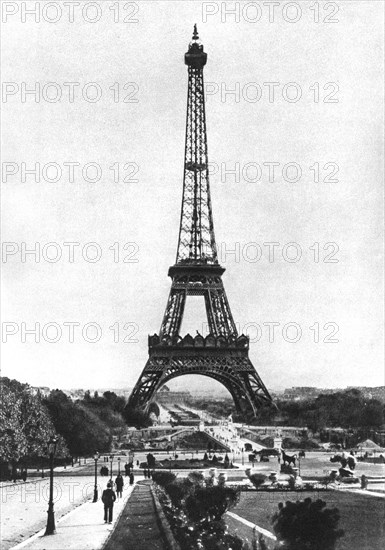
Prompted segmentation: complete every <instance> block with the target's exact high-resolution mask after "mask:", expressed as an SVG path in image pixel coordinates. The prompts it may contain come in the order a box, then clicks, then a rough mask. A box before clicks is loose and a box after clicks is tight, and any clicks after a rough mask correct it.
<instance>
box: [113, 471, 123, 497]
mask: <svg viewBox="0 0 385 550" xmlns="http://www.w3.org/2000/svg"><path fill="white" fill-rule="evenodd" d="M115 484H116V493H117V495H118V497H119V498H122V491H123V485H124V481H123V477H122V474H118V476H117V478H116V479H115Z"/></svg>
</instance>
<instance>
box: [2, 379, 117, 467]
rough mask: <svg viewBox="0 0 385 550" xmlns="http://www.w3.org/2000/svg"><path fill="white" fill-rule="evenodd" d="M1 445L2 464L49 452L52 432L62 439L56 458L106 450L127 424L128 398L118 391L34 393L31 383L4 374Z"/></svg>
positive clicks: (44, 454) (59, 439)
mask: <svg viewBox="0 0 385 550" xmlns="http://www.w3.org/2000/svg"><path fill="white" fill-rule="evenodd" d="M1 394H2V399H1V403H0V426H1V427H0V449H1V460H2V461H3V462H18V461H19V460H21V459H25V458H27V457H28V459H33V458H38V457H45V456H47V443H48V440H49V438H50V436H52V435H54V436H56V437H57V439H58V445H57V456H59V457H65V456H86V455H90V454H93V453H94V452H95V450H98V451H99V452H108V451H109V450H110V448H111V443H112V439H113V436H117V437H118V438H119V436H121V435H122V434H123V433H124V431H125V427H126V423H125V420H124V418H123V414H122V413H123V411H124V407H125V399H124V398H123V397H120V396H117V395H116V394H115V393H114V392H108V391H107V392H105V393H104V394H103V395H102V396H99V395H98V393H97V392H95V394H94V395H93V396H91V394H90V392H89V391H87V392H86V393H85V395H84V397H83V399H78V400H76V401H72V399H70V398H69V397H68V396H67V395H66V394H65V393H64V392H62V391H61V390H53V391H51V393H50V394H49V395H48V396H47V397H43V396H42V395H41V394H40V393H34V392H32V390H31V388H30V386H28V384H21V383H20V382H18V381H17V380H10V379H9V378H5V377H3V378H1Z"/></svg>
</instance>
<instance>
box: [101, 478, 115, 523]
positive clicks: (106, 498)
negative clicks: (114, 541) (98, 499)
mask: <svg viewBox="0 0 385 550" xmlns="http://www.w3.org/2000/svg"><path fill="white" fill-rule="evenodd" d="M115 500H116V495H115V492H114V491H113V490H112V483H111V482H110V481H109V482H108V483H107V489H104V491H103V495H102V502H103V504H104V523H107V516H108V523H112V514H113V509H114V502H115Z"/></svg>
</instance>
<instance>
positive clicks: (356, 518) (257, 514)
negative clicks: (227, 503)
mask: <svg viewBox="0 0 385 550" xmlns="http://www.w3.org/2000/svg"><path fill="white" fill-rule="evenodd" d="M307 497H310V498H311V499H312V500H317V498H321V499H322V500H324V501H326V503H327V505H328V506H329V507H337V508H338V509H339V511H340V516H341V519H340V523H339V527H341V528H342V529H344V531H345V535H344V536H343V537H342V538H341V539H340V540H339V542H338V543H337V546H336V548H337V550H380V549H381V550H382V548H383V547H384V540H385V528H384V512H385V499H382V498H377V497H373V496H366V495H360V494H354V493H351V492H346V493H343V492H340V491H330V492H329V491H328V492H322V493H319V494H317V493H316V492H315V493H310V492H307V493H305V494H298V493H295V492H285V493H276V492H274V493H267V492H263V493H256V492H250V493H242V494H241V500H240V502H239V504H238V505H237V506H236V507H235V508H234V509H232V512H234V513H235V514H237V515H239V516H241V517H243V518H245V519H247V520H248V521H251V522H253V523H256V524H257V525H259V526H260V527H263V528H265V529H268V530H269V531H271V532H273V526H272V523H271V517H272V516H273V514H274V512H276V510H277V509H278V503H279V502H286V501H287V500H291V501H296V500H303V499H304V498H307ZM233 525H234V522H231V526H233ZM237 530H238V533H239V535H242V534H243V535H244V536H250V533H246V531H247V528H243V527H242V524H240V523H239V522H238V525H237Z"/></svg>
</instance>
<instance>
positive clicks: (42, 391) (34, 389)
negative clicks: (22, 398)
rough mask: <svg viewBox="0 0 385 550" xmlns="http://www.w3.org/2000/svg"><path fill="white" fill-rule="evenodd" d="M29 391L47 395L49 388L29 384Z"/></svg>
mask: <svg viewBox="0 0 385 550" xmlns="http://www.w3.org/2000/svg"><path fill="white" fill-rule="evenodd" d="M30 392H31V394H32V395H37V394H38V393H40V395H42V396H43V397H47V396H48V395H49V394H50V392H51V389H50V388H48V387H47V386H30Z"/></svg>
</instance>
